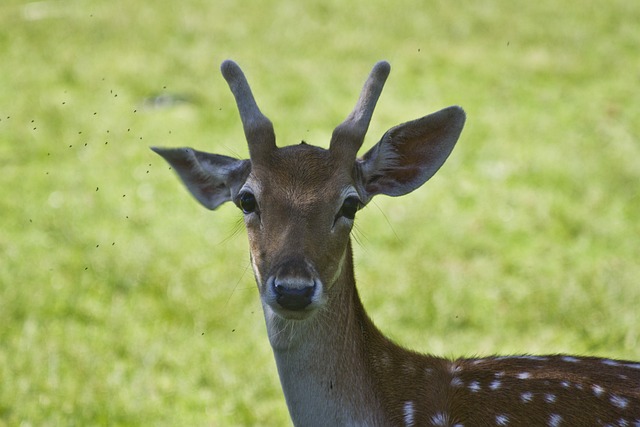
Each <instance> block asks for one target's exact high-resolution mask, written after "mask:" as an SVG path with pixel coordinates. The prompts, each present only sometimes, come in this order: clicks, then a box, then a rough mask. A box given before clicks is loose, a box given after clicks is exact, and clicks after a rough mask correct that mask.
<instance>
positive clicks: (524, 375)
mask: <svg viewBox="0 0 640 427" xmlns="http://www.w3.org/2000/svg"><path fill="white" fill-rule="evenodd" d="M516 377H518V379H521V380H526V379H527V378H531V374H530V373H529V372H520V373H519V374H518V375H516Z"/></svg>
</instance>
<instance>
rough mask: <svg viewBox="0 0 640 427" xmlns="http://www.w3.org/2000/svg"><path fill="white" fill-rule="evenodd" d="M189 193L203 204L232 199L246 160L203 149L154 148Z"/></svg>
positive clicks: (242, 177)
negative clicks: (207, 151)
mask: <svg viewBox="0 0 640 427" xmlns="http://www.w3.org/2000/svg"><path fill="white" fill-rule="evenodd" d="M151 149H152V150H153V151H155V152H156V153H158V154H159V155H161V156H162V157H163V158H164V159H165V160H166V161H167V162H168V163H169V164H170V165H171V166H172V167H173V169H174V170H175V171H176V173H177V174H178V176H179V177H180V179H181V180H182V182H183V183H184V185H185V186H186V187H187V189H188V190H189V191H190V192H191V194H192V195H193V196H194V197H195V198H196V199H197V200H198V201H199V202H200V203H201V204H202V205H204V206H205V207H206V208H208V209H215V208H217V207H218V206H220V205H221V204H222V203H224V202H228V201H230V200H232V198H233V197H234V196H235V195H236V194H237V193H238V191H239V190H240V188H241V187H242V185H243V184H244V182H245V181H246V179H247V176H248V175H249V172H250V171H251V162H250V161H249V160H238V159H234V158H233V157H227V156H221V155H218V154H210V153H204V152H202V151H196V150H193V149H191V148H157V147H151Z"/></svg>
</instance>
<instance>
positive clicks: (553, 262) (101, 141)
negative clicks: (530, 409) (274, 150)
mask: <svg viewBox="0 0 640 427" xmlns="http://www.w3.org/2000/svg"><path fill="white" fill-rule="evenodd" d="M258 4H259V6H256V5H258ZM638 22H640V3H639V2H637V1H621V0H620V1H607V2H604V1H602V2H590V3H589V2H587V3H585V2H581V1H577V0H570V1H565V2H562V3H558V2H555V1H550V0H541V1H537V2H509V1H497V0H496V1H489V2H431V4H426V3H424V2H422V3H421V4H420V5H418V4H417V3H416V2H409V1H396V2H372V1H371V0H368V1H364V0H357V1H353V2H344V1H335V0H323V1H313V2H293V1H291V2H276V1H270V0H269V1H263V2H259V3H255V2H254V3H249V2H244V1H216V2H210V1H185V2H169V1H156V2H131V1H123V0H113V1H110V2H99V1H97V0H85V1H79V0H69V1H56V0H47V1H44V2H36V3H25V2H21V1H16V0H4V1H3V2H2V4H1V5H0V63H1V65H0V82H2V83H1V84H0V189H1V196H0V212H1V214H0V265H1V268H0V426H4V425H6V426H13V425H25V426H62V425H64V426H73V425H78V426H88V425H110V426H111V425H154V426H160V425H167V426H176V425H190V426H204V425H214V426H227V425H274V426H278V425H286V424H287V423H288V422H289V421H288V415H287V412H286V406H285V404H284V399H283V397H282V395H281V391H280V387H279V382H278V378H277V375H276V371H275V366H274V363H273V361H272V356H271V350H270V348H269V345H268V342H267V338H266V334H265V330H264V325H263V319H262V313H261V309H260V305H259V302H258V296H257V292H256V290H255V285H254V283H253V278H252V274H251V271H250V268H249V265H248V253H247V244H246V238H245V236H244V232H243V231H241V230H242V229H241V228H240V231H239V232H237V233H235V232H236V231H237V230H238V228H239V227H238V221H239V220H240V214H239V212H237V210H236V209H235V208H234V207H233V206H225V207H223V208H221V209H220V210H219V211H217V212H215V213H213V214H212V213H210V212H207V211H205V210H204V209H202V208H200V207H199V206H198V205H197V204H196V203H195V202H194V201H192V200H191V198H190V197H189V196H188V194H187V193H186V192H185V191H184V190H183V189H182V188H181V186H180V184H179V183H178V181H177V180H176V178H175V177H174V176H173V174H172V172H170V171H169V170H168V168H167V166H166V165H165V164H164V163H163V161H162V159H160V158H159V157H157V156H155V155H154V154H153V153H151V152H150V151H149V150H148V149H147V147H148V146H149V145H166V146H181V145H191V146H194V147H197V148H199V149H203V150H209V151H214V152H219V153H223V154H228V155H238V156H246V153H247V149H246V146H245V142H244V138H243V135H242V130H241V127H240V122H239V119H238V117H237V112H236V108H235V105H234V104H233V100H232V97H231V95H230V93H229V91H228V88H227V86H226V84H225V83H224V81H223V80H222V78H221V76H220V75H219V72H218V69H217V67H218V65H219V63H220V62H221V61H222V60H223V59H226V58H229V57H230V58H234V59H236V60H237V61H238V62H239V63H240V64H241V65H242V66H243V68H244V69H245V72H246V73H247V75H248V78H249V80H250V82H251V84H252V85H253V87H254V91H255V93H256V97H257V99H258V102H259V104H260V105H261V107H262V109H263V111H264V112H265V113H266V114H267V115H268V116H269V117H270V118H271V119H272V120H273V122H274V124H275V127H276V132H277V134H278V137H279V141H280V144H281V145H284V144H291V143H296V142H298V141H299V140H300V139H305V140H306V141H307V142H310V143H314V144H318V145H325V144H326V143H327V142H328V138H329V135H330V133H331V131H332V129H333V127H334V126H335V125H336V124H338V123H339V122H340V121H341V120H342V119H343V118H344V117H345V116H346V114H347V113H348V112H349V111H350V110H351V108H352V107H353V103H354V102H355V99H356V96H357V94H358V92H359V90H360V87H361V85H362V82H363V81H364V78H365V77H366V75H367V73H368V72H369V70H370V67H371V66H372V65H373V63H374V62H375V61H377V60H379V59H383V58H384V59H387V60H389V61H390V62H391V64H392V74H391V76H390V79H389V81H388V83H387V86H386V88H385V91H384V93H383V95H382V98H381V100H380V103H379V106H378V109H377V111H376V114H375V115H374V119H373V123H372V125H371V128H370V132H369V137H368V139H367V142H366V144H367V145H371V144H373V143H374V142H375V141H376V140H377V138H379V137H380V136H381V135H382V133H383V132H384V131H385V130H386V129H387V128H389V127H391V126H393V125H395V124H398V123H400V122H402V121H406V120H409V119H413V118H416V117H418V116H421V115H424V114H427V113H429V112H432V111H434V110H436V109H439V108H442V107H445V106H447V105H450V104H460V105H462V106H463V107H465V109H466V110H467V113H468V122H467V127H466V129H465V131H464V132H463V135H462V138H461V140H460V142H459V146H458V147H457V148H456V150H455V151H454V154H453V155H452V157H451V158H450V160H449V161H448V163H447V164H446V165H445V166H444V167H443V169H442V170H441V171H440V173H439V174H438V175H437V176H436V177H435V178H434V179H433V180H432V181H431V182H429V183H428V184H427V185H426V187H425V188H423V189H421V190H419V191H417V192H416V193H414V194H412V195H409V196H407V197H404V198H402V199H390V198H380V199H377V200H375V204H372V205H371V206H370V207H369V208H368V209H366V210H364V211H363V212H362V213H361V214H359V218H358V225H357V230H356V232H355V234H356V236H357V237H358V240H359V242H360V244H359V245H357V248H356V252H357V253H356V261H357V267H356V268H357V276H358V280H359V284H360V290H361V294H362V295H363V299H364V300H365V305H366V306H367V308H368V310H369V312H370V313H371V315H372V317H373V318H374V320H375V321H376V323H377V324H378V325H379V326H380V327H381V328H382V329H383V330H384V331H385V332H386V333H387V334H389V335H390V336H391V337H393V338H394V339H396V340H398V341H399V342H401V343H403V344H405V345H407V346H409V347H411V348H414V349H418V350H421V351H425V352H427V351H428V352H433V353H437V354H443V355H475V354H483V355H484V354H492V353H555V352H571V353H578V354H588V355H600V356H609V357H619V358H631V359H640V352H639V351H638V349H639V348H640V315H639V314H638V313H639V311H638V307H640V282H639V278H640V263H639V261H638V255H639V254H640V244H639V241H640V240H639V238H640V197H639V195H640V160H639V159H640V140H639V139H638V135H640V121H639V120H638V117H640V101H639V100H638V99H639V98H638V93H637V92H638V91H637V89H638V85H639V83H640V72H639V71H638V70H640V56H639V55H638V46H640V26H638ZM162 93H168V94H173V95H179V96H180V97H184V98H186V99H187V101H188V102H183V103H177V104H176V105H174V106H171V107H169V108H149V107H148V106H147V105H145V103H144V100H145V99H146V98H148V97H151V96H154V95H157V94H162Z"/></svg>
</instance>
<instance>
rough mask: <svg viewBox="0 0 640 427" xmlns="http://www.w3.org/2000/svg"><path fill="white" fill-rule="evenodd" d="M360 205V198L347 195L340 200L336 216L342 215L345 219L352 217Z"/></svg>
mask: <svg viewBox="0 0 640 427" xmlns="http://www.w3.org/2000/svg"><path fill="white" fill-rule="evenodd" d="M361 207H362V205H361V203H360V199H358V198H357V197H355V196H350V197H347V198H346V199H344V202H342V207H341V208H340V210H339V211H338V215H337V218H339V217H341V216H343V217H345V218H347V219H354V218H355V217H356V212H358V210H359V209H360V208H361Z"/></svg>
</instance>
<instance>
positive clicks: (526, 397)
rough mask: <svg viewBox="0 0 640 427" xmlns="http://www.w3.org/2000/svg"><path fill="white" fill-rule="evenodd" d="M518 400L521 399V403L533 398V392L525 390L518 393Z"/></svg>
mask: <svg viewBox="0 0 640 427" xmlns="http://www.w3.org/2000/svg"><path fill="white" fill-rule="evenodd" d="M520 400H522V403H529V402H531V401H532V400H533V393H531V392H530V391H526V392H524V393H522V394H521V395H520Z"/></svg>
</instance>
